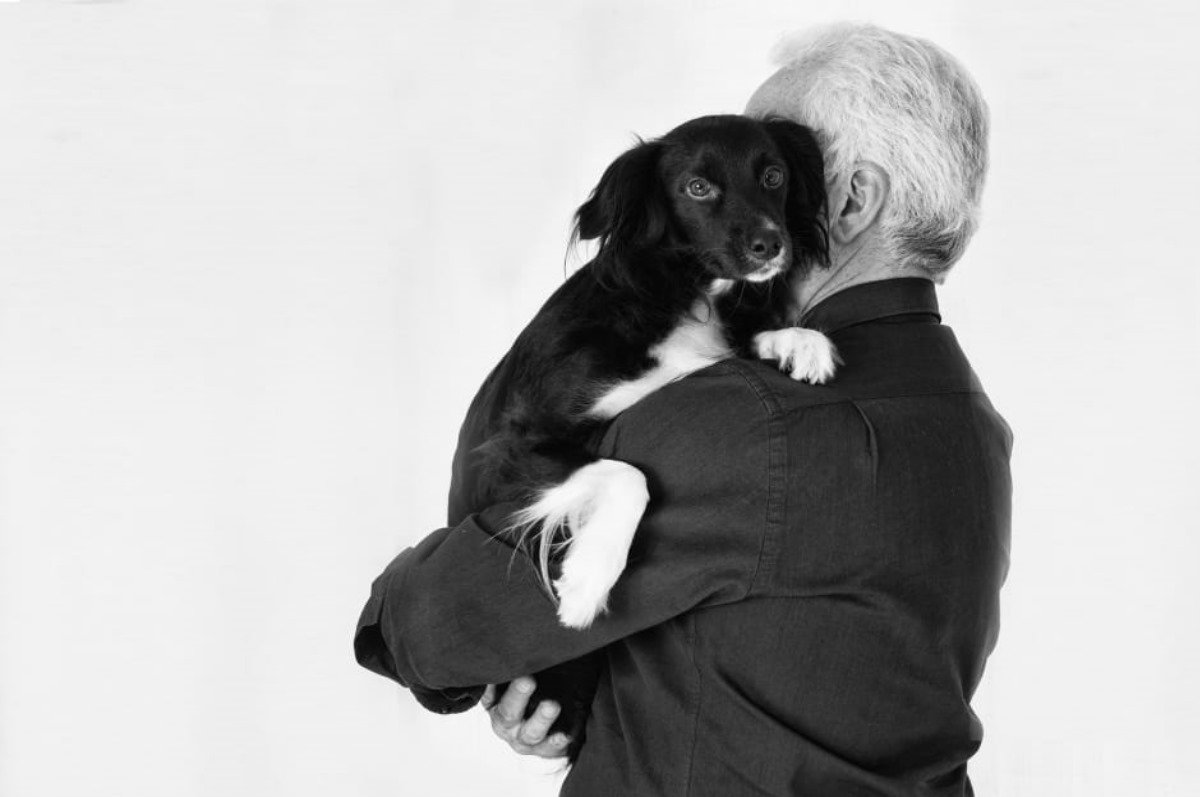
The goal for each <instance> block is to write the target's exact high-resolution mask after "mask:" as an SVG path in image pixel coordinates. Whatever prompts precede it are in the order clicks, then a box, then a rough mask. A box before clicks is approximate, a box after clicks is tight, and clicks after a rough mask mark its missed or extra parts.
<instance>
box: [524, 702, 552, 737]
mask: <svg viewBox="0 0 1200 797" xmlns="http://www.w3.org/2000/svg"><path fill="white" fill-rule="evenodd" d="M557 716H558V704H557V703H555V702H554V701H553V700H544V701H542V702H541V703H539V704H538V707H537V710H536V711H534V712H533V716H531V717H530V718H529V719H527V720H525V724H524V725H522V726H521V730H520V732H519V733H518V734H517V739H518V740H520V741H522V742H524V743H525V744H528V745H538V744H541V743H542V740H543V739H545V738H546V733H547V732H548V731H549V730H550V726H551V725H552V724H553V723H554V718H555V717H557Z"/></svg>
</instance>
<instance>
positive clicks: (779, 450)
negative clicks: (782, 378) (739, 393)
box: [728, 360, 787, 599]
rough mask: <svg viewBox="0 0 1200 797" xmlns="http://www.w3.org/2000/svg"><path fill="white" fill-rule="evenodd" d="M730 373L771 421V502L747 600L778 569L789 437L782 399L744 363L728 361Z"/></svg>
mask: <svg viewBox="0 0 1200 797" xmlns="http://www.w3.org/2000/svg"><path fill="white" fill-rule="evenodd" d="M728 362H729V365H730V370H732V371H734V372H736V373H737V374H738V375H739V376H741V378H742V379H743V381H745V383H746V384H747V386H749V388H750V389H751V390H752V391H753V392H754V395H755V397H757V398H758V401H759V403H760V404H761V405H762V408H763V410H764V412H765V413H766V419H767V429H766V432H767V485H766V487H767V501H766V507H765V508H764V518H763V530H762V534H761V537H760V539H759V548H758V557H757V560H756V561H755V565H754V572H753V573H751V575H750V580H749V582H748V583H747V584H746V590H745V592H744V593H743V595H742V598H743V599H745V598H747V597H749V596H750V595H751V594H752V593H753V592H754V590H755V587H756V586H757V585H759V584H760V583H762V582H765V581H767V580H769V579H770V576H771V572H772V571H773V569H774V564H775V562H774V557H775V554H776V553H777V552H778V548H779V535H780V533H781V529H782V528H783V527H784V524H785V520H786V509H787V505H786V491H785V489H784V487H785V485H786V483H787V434H786V428H785V424H784V412H783V407H782V405H781V404H780V402H779V398H778V396H776V395H775V392H774V391H773V390H771V389H770V387H769V386H768V385H767V384H766V382H764V381H763V379H762V377H761V376H759V375H758V374H756V373H754V370H753V369H752V368H749V367H748V366H747V364H746V363H744V362H742V361H741V360H730V361H728Z"/></svg>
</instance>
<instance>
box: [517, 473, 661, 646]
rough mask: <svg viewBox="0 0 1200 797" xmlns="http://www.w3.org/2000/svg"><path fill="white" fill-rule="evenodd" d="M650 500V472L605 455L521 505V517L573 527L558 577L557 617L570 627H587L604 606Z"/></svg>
mask: <svg viewBox="0 0 1200 797" xmlns="http://www.w3.org/2000/svg"><path fill="white" fill-rule="evenodd" d="M649 500H650V493H649V491H648V490H647V488H646V477H645V476H643V475H642V472H641V471H639V470H638V469H637V468H635V467H633V466H632V465H627V464H626V463H624V462H618V461H616V460H612V459H601V460H597V461H595V462H592V463H591V464H588V465H584V466H583V467H582V468H579V469H578V470H576V471H575V472H574V473H572V474H571V475H570V477H568V478H567V480H566V481H564V482H563V483H562V484H558V485H555V486H554V487H550V488H547V489H546V490H543V491H542V493H541V495H540V496H539V497H538V500H537V501H536V502H534V503H533V504H532V505H531V506H530V507H528V508H527V509H524V510H522V512H521V513H520V516H519V519H520V520H521V521H522V522H523V523H527V524H537V525H538V526H540V527H541V528H542V532H541V534H542V536H543V539H546V537H545V535H546V534H548V533H551V532H552V531H553V530H554V529H555V528H562V527H566V528H569V530H570V537H569V543H568V547H567V551H566V554H565V555H564V556H563V560H562V569H561V573H560V575H559V578H558V579H557V580H556V581H555V582H554V590H555V592H556V593H557V595H558V600H559V604H558V619H559V621H560V622H562V624H563V625H565V626H567V627H568V628H587V627H588V626H589V625H591V624H592V621H593V620H595V619H596V616H597V615H598V614H600V612H602V611H604V610H605V608H606V603H607V600H608V593H609V591H610V590H611V589H612V587H613V584H615V583H616V582H617V578H618V577H619V576H620V575H621V571H623V570H624V569H625V560H626V558H627V556H628V554H629V546H630V544H632V542H633V535H634V532H636V531H637V527H638V523H639V521H641V519H642V513H643V512H644V511H645V509H646V504H647V503H648V502H649Z"/></svg>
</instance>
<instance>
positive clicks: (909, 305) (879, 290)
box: [800, 277, 942, 334]
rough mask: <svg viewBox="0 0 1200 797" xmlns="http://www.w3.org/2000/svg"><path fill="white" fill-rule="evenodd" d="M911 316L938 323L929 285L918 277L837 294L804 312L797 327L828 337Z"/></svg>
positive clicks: (866, 284) (861, 286) (866, 285)
mask: <svg viewBox="0 0 1200 797" xmlns="http://www.w3.org/2000/svg"><path fill="white" fill-rule="evenodd" d="M914 313H923V314H930V315H933V316H934V317H935V318H936V319H937V320H938V321H941V319H942V316H941V314H940V313H939V312H938V302H937V294H936V293H935V292H934V289H933V283H932V282H931V281H929V280H927V279H923V278H921V277H896V278H894V279H886V280H879V281H877V282H864V283H862V284H860V285H853V286H851V287H849V288H846V289H845V290H841V291H838V292H837V293H835V294H833V295H832V296H830V297H829V298H827V299H823V300H822V301H821V302H819V303H818V304H817V305H816V306H815V307H813V308H812V309H810V310H809V311H808V312H806V313H805V314H804V315H803V316H802V317H801V318H800V326H803V327H808V328H809V329H816V330H820V331H821V332H825V333H826V334H829V333H833V332H837V331H839V330H842V329H845V328H846V327H851V326H854V325H855V324H862V323H866V322H867V321H878V320H879V319H881V318H890V317H892V316H899V315H912V314H914Z"/></svg>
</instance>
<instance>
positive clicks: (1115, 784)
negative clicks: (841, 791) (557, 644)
mask: <svg viewBox="0 0 1200 797" xmlns="http://www.w3.org/2000/svg"><path fill="white" fill-rule="evenodd" d="M1185 5H1186V4H1183V3H1180V4H1179V5H1178V9H1176V8H1175V7H1171V6H1167V5H1162V4H1156V3H1151V2H1143V3H1137V4H1121V5H1112V6H1107V7H1105V6H1102V5H1097V4H1075V3H1066V2H1057V3H1054V2H1021V3H1014V2H1012V1H1011V0H1004V2H986V3H985V2H973V3H970V4H966V3H962V4H959V3H951V2H928V3H919V4H918V3H907V4H901V3H895V2H883V1H882V0H881V1H880V2H854V3H844V4H842V5H841V6H835V4H832V3H829V4H823V5H818V4H814V3H810V4H805V3H800V2H796V0H789V1H787V2H783V1H780V2H772V3H759V4H754V3H746V2H741V1H738V2H734V1H728V2H715V1H711V2H687V3H685V2H657V3H638V4H634V3H628V4H622V5H620V6H619V7H618V6H616V4H602V3H576V2H562V1H561V0H557V1H555V0H544V1H543V2H537V3H532V2H512V1H511V0H510V1H509V2H505V3H484V2H442V3H434V2H428V3H421V4H419V5H418V4H414V3H405V2H332V0H331V1H329V2H324V3H321V2H315V1H314V0H295V1H292V2H289V1H287V0H277V1H275V2H263V1H262V0H238V1H237V2H213V0H206V1H205V2H200V1H199V0H197V1H196V2H192V3H187V4H183V3H171V2H160V3H150V2H135V1H134V0H127V1H126V2H97V3H65V2H64V3H58V2H41V3H39V2H33V1H31V0H26V2H21V3H15V4H3V5H2V6H0V793H2V794H4V795H5V796H6V797H56V796H57V795H71V796H72V797H84V796H86V795H105V796H107V795H113V796H114V797H129V796H130V795H133V796H135V797H136V796H139V795H173V796H174V795H179V796H180V797H191V796H192V795H222V796H223V797H224V796H232V795H256V796H257V795H264V794H266V795H297V796H298V797H300V796H307V795H368V796H369V795H414V796H420V795H460V794H462V795H474V794H488V795H539V794H552V793H554V792H555V789H556V785H557V780H556V779H555V778H554V777H552V776H548V775H545V774H539V771H538V767H537V766H531V765H530V762H528V761H524V760H521V759H518V757H517V756H515V755H513V754H512V753H510V752H509V751H508V749H507V748H506V747H504V746H503V745H502V744H501V743H500V742H499V741H497V740H494V739H493V738H492V737H491V735H490V731H489V730H488V728H487V723H486V722H485V720H484V716H483V715H482V713H480V712H471V713H469V714H467V715H463V716H460V717H454V718H443V717H437V716H434V715H432V714H427V713H425V712H424V711H423V710H421V709H419V708H418V706H417V704H416V703H415V701H413V700H412V699H411V696H409V695H408V694H407V693H404V692H403V691H402V690H400V689H399V688H397V687H395V686H393V685H392V684H390V683H389V682H387V681H385V680H384V679H382V678H379V677H376V676H374V675H371V674H369V673H367V672H366V671H364V670H360V669H359V668H357V666H356V665H355V664H354V663H353V659H352V655H351V650H350V639H351V634H352V630H353V626H354V621H355V619H356V617H357V614H358V611H359V608H360V607H361V605H362V602H363V601H364V600H365V598H366V595H367V589H368V585H369V584H370V581H371V579H372V578H373V577H374V576H375V575H376V574H377V573H378V572H379V571H380V570H382V569H383V567H384V566H385V565H386V564H387V562H388V561H389V559H390V558H391V557H392V556H393V555H394V554H395V553H396V552H398V551H399V550H400V549H401V548H402V547H404V546H405V545H407V544H409V543H412V542H413V541H415V540H417V539H418V538H420V537H421V536H423V535H424V534H425V533H427V532H428V531H431V530H433V529H434V528H436V527H437V526H438V525H439V524H440V522H441V520H442V517H443V511H444V508H443V499H444V495H445V490H446V487H447V483H448V476H449V462H450V456H451V451H452V447H453V443H454V440H455V434H456V432H457V427H458V423H459V421H460V418H461V416H462V413H463V411H464V410H465V408H466V405H467V402H468V401H469V399H470V397H471V395H472V394H473V392H474V390H475V387H476V386H477V384H478V383H479V381H480V380H481V379H482V377H483V376H484V374H485V372H486V371H487V369H488V368H489V367H490V366H491V365H492V364H493V362H494V361H495V360H496V359H497V357H498V356H499V355H500V353H501V352H502V351H503V350H504V349H505V348H506V346H507V345H508V343H509V342H510V340H511V339H512V337H513V336H514V335H515V333H516V332H517V331H518V330H519V328H520V327H521V326H522V325H523V324H524V323H525V322H526V321H527V320H528V318H529V317H530V316H531V315H532V313H533V312H534V310H535V309H536V308H537V306H538V305H539V304H540V302H541V301H542V299H543V298H544V297H545V296H546V295H547V294H548V293H549V291H550V290H551V289H552V288H553V287H554V285H555V284H557V282H558V281H559V280H560V279H561V278H562V275H563V268H564V265H563V257H564V245H565V242H566V236H567V226H568V222H569V217H570V213H571V212H572V210H573V209H574V207H575V206H576V205H578V204H579V203H580V202H581V201H582V200H583V199H584V197H585V195H586V193H587V191H588V190H589V189H590V188H591V186H592V185H593V184H594V182H595V180H596V179H597V178H598V176H599V174H600V172H601V171H602V169H603V167H604V166H605V165H606V164H607V163H608V162H609V161H610V160H611V159H612V158H613V157H615V156H616V155H617V154H618V153H619V152H620V151H622V150H623V149H624V148H625V147H626V146H627V145H628V144H629V143H630V142H631V140H632V138H631V137H632V134H634V133H639V134H642V135H647V136H652V135H655V134H659V133H662V132H665V131H666V130H667V129H669V128H670V127H672V126H674V125H675V124H677V123H679V122H681V121H683V120H685V119H688V118H691V117H693V116H698V115H702V114H706V113H713V112H737V111H740V110H741V108H742V107H743V104H744V103H745V100H746V99H747V98H748V97H749V95H750V93H751V92H752V91H753V89H754V88H755V87H756V86H757V85H758V84H759V82H760V81H762V80H763V79H765V78H766V77H767V76H768V75H769V74H770V72H771V71H772V70H771V67H770V65H769V63H768V61H767V53H768V50H769V49H770V46H771V45H772V44H774V42H775V41H776V40H777V39H778V38H779V36H780V35H781V34H783V33H784V32H786V31H789V30H793V29H795V28H798V27H803V26H804V25H806V24H810V23H812V22H814V21H818V20H822V19H832V18H852V19H869V20H874V21H877V22H880V23H882V24H885V25H889V26H892V27H895V28H897V29H901V30H904V31H907V32H911V33H916V34H919V35H924V36H927V37H930V38H932V39H933V40H935V41H937V42H939V43H941V44H942V45H943V46H945V47H947V48H948V49H950V50H951V51H952V52H954V53H956V54H957V55H958V56H959V57H960V58H961V59H962V60H963V61H964V62H965V63H966V64H967V65H968V67H969V68H970V69H971V70H972V71H973V72H974V74H975V76H976V77H977V79H978V81H979V82H980V84H981V85H982V87H983V90H984V92H985V94H986V96H987V97H988V99H989V101H990V104H991V109H992V116H993V138H992V164H993V165H992V170H991V176H990V178H989V185H988V189H987V194H986V199H985V218H984V224H983V227H982V231H981V232H980V234H979V236H978V237H977V239H976V241H975V243H974V244H973V246H972V248H971V250H970V252H969V253H968V255H967V257H966V259H965V260H964V261H963V262H962V263H961V265H960V266H959V268H958V269H957V271H956V272H955V273H954V274H952V276H951V279H950V282H949V283H948V285H947V286H946V287H945V288H944V290H943V291H942V293H941V297H942V303H943V310H944V316H945V319H946V321H947V322H948V323H950V324H951V325H952V326H953V327H954V328H955V329H956V330H957V332H958V334H959V337H960V339H961V340H962V341H963V344H964V346H965V348H966V350H967V352H968V353H969V355H970V356H971V357H972V359H973V362H974V364H975V366H976V369H977V370H978V372H979V373H980V375H981V376H982V378H983V380H984V383H985V385H986V386H987V388H988V390H989V392H990V393H991V395H992V397H993V400H994V402H995V404H996V405H997V406H998V407H999V408H1000V410H1001V411H1002V412H1003V413H1004V414H1005V415H1006V416H1007V418H1008V420H1009V421H1010V422H1011V424H1012V426H1013V427H1014V429H1015V432H1016V454H1015V462H1014V469H1015V480H1016V512H1015V525H1014V530H1013V565H1012V571H1011V575H1010V578H1009V580H1008V584H1007V586H1006V588H1005V591H1004V600H1003V608H1004V621H1003V631H1002V633H1001V638H1000V645H999V648H998V650H997V652H996V654H995V655H994V656H993V657H992V660H991V663H990V666H989V668H988V671H987V673H986V676H985V679H984V684H983V687H982V688H981V690H980V692H979V694H978V695H977V698H976V700H975V706H976V708H977V710H978V712H979V713H980V715H981V717H982V719H983V721H984V725H985V728H986V738H985V741H984V745H983V748H982V750H981V751H980V753H979V754H978V755H977V756H976V758H975V759H974V761H973V763H972V773H973V777H974V779H975V782H976V787H977V793H979V794H980V795H1015V796H1019V797H1025V795H1039V796H1040V795H1045V796H1046V797H1051V796H1053V797H1061V795H1088V797H1095V796H1104V795H1114V796H1124V795H1139V796H1140V795H1184V794H1194V793H1195V789H1196V788H1197V786H1196V783H1197V782H1200V766H1198V764H1197V760H1198V759H1200V754H1198V752H1197V750H1196V746H1197V744H1198V743H1200V719H1198V718H1200V643H1198V640H1197V631H1198V629H1200V611H1198V610H1200V606H1198V604H1200V600H1198V590H1197V586H1196V578H1197V575H1196V574H1197V568H1198V564H1200V545H1198V544H1197V535H1198V533H1200V520H1198V517H1200V501H1198V499H1197V494H1198V492H1200V478H1198V476H1200V473H1198V471H1200V468H1198V467H1197V453H1196V452H1197V446H1198V445H1200V439H1198V436H1197V432H1196V424H1197V388H1198V387H1200V385H1198V384H1197V383H1198V370H1200V367H1198V359H1200V358H1198V348H1200V311H1198V308H1200V278H1198V276H1197V275H1198V273H1200V263H1198V262H1197V258H1196V254H1195V245H1194V241H1195V232H1194V230H1195V228H1196V225H1197V224H1198V219H1197V210H1198V208H1197V203H1196V201H1195V196H1196V190H1197V189H1196V185H1197V176H1198V172H1200V170H1198V169H1197V166H1198V163H1197V154H1196V153H1197V147H1198V144H1200V122H1198V114H1197V107H1196V97H1198V96H1200V91H1198V87H1197V85H1196V84H1197V81H1196V77H1195V76H1196V74H1197V72H1198V71H1200V70H1198V64H1200V59H1198V58H1197V57H1196V54H1195V50H1196V44H1195V36H1194V33H1195V30H1196V28H1197V17H1196V14H1195V13H1193V12H1190V11H1184V10H1183V9H1184V7H1185ZM1077 9H1079V10H1077ZM543 769H544V767H543Z"/></svg>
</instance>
